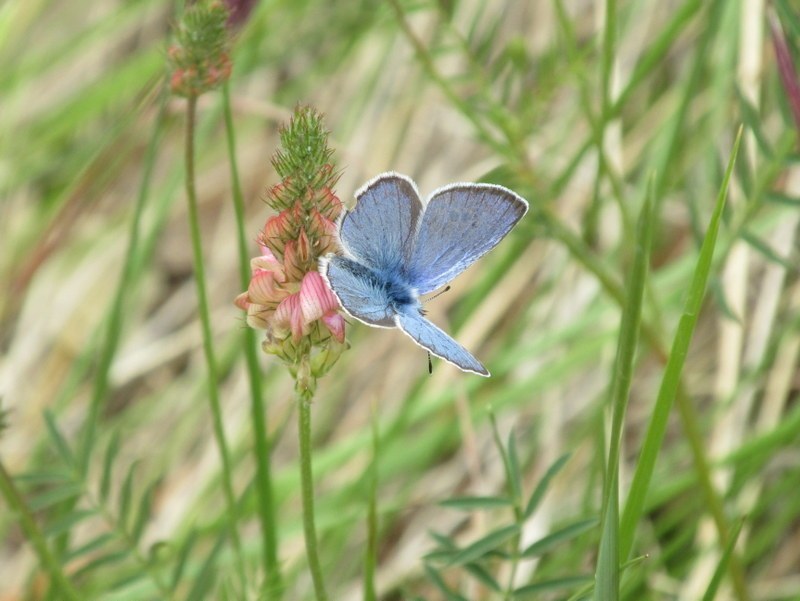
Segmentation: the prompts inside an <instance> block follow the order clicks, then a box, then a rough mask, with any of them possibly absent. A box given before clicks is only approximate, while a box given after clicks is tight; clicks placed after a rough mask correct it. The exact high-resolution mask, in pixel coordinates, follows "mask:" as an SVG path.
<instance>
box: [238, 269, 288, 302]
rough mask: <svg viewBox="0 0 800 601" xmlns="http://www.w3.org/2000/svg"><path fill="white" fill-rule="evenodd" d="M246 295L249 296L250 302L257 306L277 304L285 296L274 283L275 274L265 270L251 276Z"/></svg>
mask: <svg viewBox="0 0 800 601" xmlns="http://www.w3.org/2000/svg"><path fill="white" fill-rule="evenodd" d="M247 294H248V295H249V296H250V302H251V303H256V304H258V305H267V304H270V303H277V302H279V301H280V300H281V299H282V298H283V297H284V296H286V293H285V292H284V291H283V290H281V289H280V288H279V287H278V286H277V284H276V282H275V272H274V271H267V270H259V271H258V272H257V273H256V274H254V275H253V279H252V280H250V286H249V287H248V288H247Z"/></svg>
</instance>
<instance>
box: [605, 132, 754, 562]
mask: <svg viewBox="0 0 800 601" xmlns="http://www.w3.org/2000/svg"><path fill="white" fill-rule="evenodd" d="M741 140H742V128H741V127H740V128H739V132H738V134H737V136H736V141H735V143H734V146H733V151H732V152H731V157H730V160H729V161H728V167H727V169H726V171H725V177H724V178H723V181H722V186H721V187H720V190H719V194H718V195H717V202H716V206H715V208H714V212H713V214H712V216H711V222H710V223H709V226H708V230H707V232H706V235H705V238H704V240H703V245H702V246H701V248H700V255H699V256H698V259H697V264H696V266H695V270H694V275H693V277H692V283H691V285H690V287H689V293H688V296H687V298H686V302H685V304H684V309H683V314H682V315H681V318H680V321H679V323H678V329H677V332H676V333H675V338H674V340H673V343H672V349H671V351H670V354H669V359H668V360H667V366H666V368H665V370H664V376H663V378H662V380H661V386H660V388H659V391H658V396H657V397H656V403H655V406H654V408H653V413H652V416H651V418H650V423H649V424H648V428H647V434H646V435H645V439H644V444H643V447H642V450H641V453H640V455H639V461H638V463H637V465H636V471H635V473H634V476H633V482H632V484H631V489H630V492H629V493H628V497H627V500H626V502H625V509H624V510H623V513H622V521H621V522H620V534H619V549H620V553H619V556H620V558H622V559H623V560H625V559H627V558H628V557H629V556H630V553H631V550H632V549H633V537H634V534H635V532H636V525H637V524H638V523H639V520H640V519H641V516H642V512H643V509H644V502H645V498H646V496H647V490H648V488H649V487H650V481H651V480H652V477H653V471H654V468H655V463H656V459H657V457H658V453H659V450H660V448H661V443H662V442H663V440H664V434H665V432H666V428H667V420H668V418H669V412H670V408H671V407H672V402H673V400H674V399H675V395H676V394H677V392H678V387H679V385H680V375H681V372H682V370H683V365H684V362H685V361H686V354H687V352H688V350H689V343H690V342H691V339H692V333H693V332H694V327H695V324H696V323H697V316H698V315H699V313H700V308H701V306H702V303H703V298H704V296H705V291H706V284H707V283H708V277H709V273H710V271H711V266H712V263H713V258H714V247H715V245H716V241H717V234H718V233H719V226H720V222H721V219H722V211H723V209H724V207H725V199H726V197H727V192H728V183H729V182H730V179H731V173H732V172H733V167H734V164H735V162H736V155H737V153H738V152H739V144H740V143H741Z"/></svg>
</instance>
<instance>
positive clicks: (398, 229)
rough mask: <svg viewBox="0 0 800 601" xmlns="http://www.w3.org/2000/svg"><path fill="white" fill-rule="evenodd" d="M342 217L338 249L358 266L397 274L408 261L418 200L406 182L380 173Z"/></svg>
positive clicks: (414, 190)
mask: <svg viewBox="0 0 800 601" xmlns="http://www.w3.org/2000/svg"><path fill="white" fill-rule="evenodd" d="M356 197H357V199H358V201H357V202H356V206H355V208H354V209H353V210H352V211H348V212H347V213H345V214H344V216H343V217H342V221H341V223H340V226H339V238H340V241H341V243H342V247H343V248H344V250H345V252H347V253H348V254H349V255H351V256H352V257H354V258H356V259H357V260H358V261H359V262H360V263H363V264H364V265H366V266H368V267H372V268H373V269H375V270H377V271H381V272H386V271H390V270H396V271H399V270H400V269H402V267H403V265H405V264H406V263H407V262H408V260H409V259H410V258H411V252H412V249H413V246H414V236H415V234H416V230H417V221H418V220H419V217H420V215H421V214H422V201H421V200H420V198H419V193H418V192H417V188H416V186H415V185H414V182H412V181H411V180H410V179H408V178H407V177H405V176H402V175H399V174H397V173H384V174H382V175H379V176H378V177H376V178H375V179H373V180H372V181H370V182H368V183H367V184H366V185H365V186H364V187H363V188H361V189H360V190H359V191H358V192H357V193H356Z"/></svg>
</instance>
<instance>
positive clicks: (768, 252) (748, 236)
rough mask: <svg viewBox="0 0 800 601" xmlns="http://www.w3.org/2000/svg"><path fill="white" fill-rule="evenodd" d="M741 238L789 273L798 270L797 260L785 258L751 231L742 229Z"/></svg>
mask: <svg viewBox="0 0 800 601" xmlns="http://www.w3.org/2000/svg"><path fill="white" fill-rule="evenodd" d="M742 239H743V240H744V241H745V242H747V243H748V244H749V245H750V246H752V247H753V248H754V249H755V250H757V251H758V252H759V253H761V254H762V255H763V256H764V258H765V259H767V261H771V262H772V263H775V264H776V265H780V266H781V267H783V268H784V269H786V270H787V271H788V272H789V273H795V272H796V271H797V270H798V265H797V262H795V261H792V260H790V259H785V258H784V257H782V256H780V255H779V254H778V253H777V252H775V251H774V250H773V249H772V247H771V246H769V244H767V243H766V242H764V241H763V240H761V239H760V238H758V236H756V235H755V234H753V233H752V232H749V231H747V230H744V231H742Z"/></svg>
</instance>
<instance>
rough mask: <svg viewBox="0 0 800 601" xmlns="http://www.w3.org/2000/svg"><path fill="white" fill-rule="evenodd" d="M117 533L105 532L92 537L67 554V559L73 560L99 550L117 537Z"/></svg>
mask: <svg viewBox="0 0 800 601" xmlns="http://www.w3.org/2000/svg"><path fill="white" fill-rule="evenodd" d="M116 538H117V537H116V535H115V534H112V533H111V532H103V533H102V534H100V535H98V536H96V537H94V538H92V539H90V540H89V541H88V542H86V543H84V544H82V545H81V546H80V547H78V548H76V549H73V550H72V551H70V552H69V553H68V554H67V557H66V559H67V560H68V561H72V560H73V559H78V558H80V557H83V556H84V555H87V554H89V553H93V552H94V551H97V550H98V549H99V548H100V547H103V546H105V545H106V544H107V543H109V542H111V541H112V540H114V539H116Z"/></svg>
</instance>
